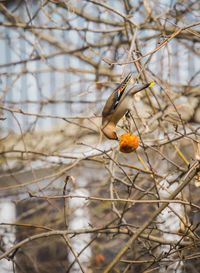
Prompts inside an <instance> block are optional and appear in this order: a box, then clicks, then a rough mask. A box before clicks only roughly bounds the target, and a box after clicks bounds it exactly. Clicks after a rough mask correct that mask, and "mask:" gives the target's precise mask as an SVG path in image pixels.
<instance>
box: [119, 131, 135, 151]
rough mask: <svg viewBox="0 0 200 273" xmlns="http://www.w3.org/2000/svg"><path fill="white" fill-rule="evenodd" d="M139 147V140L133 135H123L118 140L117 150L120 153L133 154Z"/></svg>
mask: <svg viewBox="0 0 200 273" xmlns="http://www.w3.org/2000/svg"><path fill="white" fill-rule="evenodd" d="M138 145H139V139H138V138H137V136H135V135H131V134H130V133H129V134H123V135H121V137H120V139H119V150H120V152H122V153H131V152H134V151H135V150H136V149H137V147H138Z"/></svg>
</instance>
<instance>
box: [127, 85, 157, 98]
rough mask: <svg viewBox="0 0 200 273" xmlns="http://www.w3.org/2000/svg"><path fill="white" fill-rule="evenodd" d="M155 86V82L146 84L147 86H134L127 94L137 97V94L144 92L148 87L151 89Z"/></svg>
mask: <svg viewBox="0 0 200 273" xmlns="http://www.w3.org/2000/svg"><path fill="white" fill-rule="evenodd" d="M154 84H155V82H150V83H146V84H138V85H134V86H133V87H131V88H130V89H129V90H128V92H127V93H129V94H130V95H135V94H136V93H138V92H140V91H142V90H144V89H145V88H147V87H151V86H153V85H154Z"/></svg>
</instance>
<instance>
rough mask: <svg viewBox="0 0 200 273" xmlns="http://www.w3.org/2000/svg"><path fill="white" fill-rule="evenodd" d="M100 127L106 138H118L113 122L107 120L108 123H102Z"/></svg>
mask: <svg viewBox="0 0 200 273" xmlns="http://www.w3.org/2000/svg"><path fill="white" fill-rule="evenodd" d="M101 129H102V132H103V133H104V135H105V136H106V137H107V138H109V139H113V140H118V137H117V133H116V131H115V129H116V126H115V124H114V123H112V122H109V123H108V124H106V125H103V126H102V128H101Z"/></svg>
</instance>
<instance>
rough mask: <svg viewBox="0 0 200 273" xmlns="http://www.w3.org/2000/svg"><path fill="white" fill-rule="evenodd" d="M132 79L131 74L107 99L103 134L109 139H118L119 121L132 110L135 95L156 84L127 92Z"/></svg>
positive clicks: (135, 87) (103, 118) (137, 86)
mask: <svg viewBox="0 0 200 273" xmlns="http://www.w3.org/2000/svg"><path fill="white" fill-rule="evenodd" d="M131 77H132V73H129V74H128V75H127V77H126V78H125V79H124V80H123V81H122V83H121V84H120V85H119V86H118V87H117V88H116V89H115V91H114V92H113V93H112V94H111V95H110V97H109V98H108V99H107V101H106V104H105V106H104V108H103V112H102V126H101V129H102V132H103V133H104V135H105V136H106V137H107V138H109V139H116V140H117V139H118V137H117V133H116V131H115V129H116V125H117V123H118V121H119V120H120V119H121V118H122V117H123V116H124V115H125V114H126V112H127V111H128V110H131V106H132V99H133V95H135V94H136V93H138V92H139V91H142V90H143V89H145V88H147V87H149V86H152V85H153V84H154V83H147V84H139V85H134V86H132V87H131V88H130V89H128V90H127V85H128V83H129V81H130V79H131Z"/></svg>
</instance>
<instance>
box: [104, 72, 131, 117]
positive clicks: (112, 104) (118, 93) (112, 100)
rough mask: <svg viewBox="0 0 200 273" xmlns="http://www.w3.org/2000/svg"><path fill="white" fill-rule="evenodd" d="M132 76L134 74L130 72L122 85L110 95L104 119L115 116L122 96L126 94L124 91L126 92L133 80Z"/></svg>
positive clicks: (105, 107)
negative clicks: (114, 113)
mask: <svg viewBox="0 0 200 273" xmlns="http://www.w3.org/2000/svg"><path fill="white" fill-rule="evenodd" d="M131 76H132V73H131V72H130V73H129V74H128V75H127V76H126V78H125V79H124V80H123V82H122V83H120V85H119V86H118V87H117V88H116V89H115V90H114V91H113V93H112V94H111V95H110V97H109V98H108V100H107V102H106V104H105V106H104V109H103V112H102V116H103V117H106V116H108V115H112V114H113V112H114V111H115V109H116V107H117V105H118V104H119V102H120V100H121V98H122V95H123V94H124V91H125V90H126V87H127V85H128V83H129V81H130V79H131ZM108 101H109V104H108Z"/></svg>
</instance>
